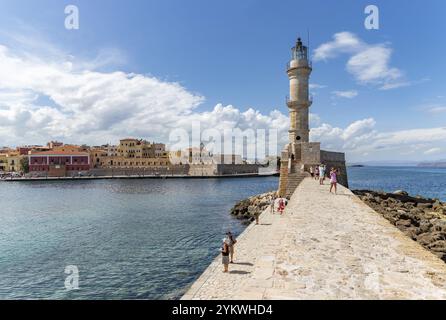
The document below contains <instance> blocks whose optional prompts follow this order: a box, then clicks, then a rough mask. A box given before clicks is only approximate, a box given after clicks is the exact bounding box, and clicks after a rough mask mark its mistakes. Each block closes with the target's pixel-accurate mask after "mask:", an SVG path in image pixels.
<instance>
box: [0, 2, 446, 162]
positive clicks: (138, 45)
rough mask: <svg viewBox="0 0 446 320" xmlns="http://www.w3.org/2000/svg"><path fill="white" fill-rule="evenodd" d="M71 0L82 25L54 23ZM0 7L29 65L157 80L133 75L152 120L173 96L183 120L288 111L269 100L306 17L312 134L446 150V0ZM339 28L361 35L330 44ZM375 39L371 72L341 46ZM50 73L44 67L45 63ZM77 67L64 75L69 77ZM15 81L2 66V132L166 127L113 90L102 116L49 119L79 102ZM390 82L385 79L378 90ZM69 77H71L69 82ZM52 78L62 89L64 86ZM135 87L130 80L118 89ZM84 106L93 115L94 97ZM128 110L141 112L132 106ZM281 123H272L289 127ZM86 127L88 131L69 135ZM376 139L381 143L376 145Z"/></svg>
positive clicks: (276, 95) (243, 122) (401, 155)
mask: <svg viewBox="0 0 446 320" xmlns="http://www.w3.org/2000/svg"><path fill="white" fill-rule="evenodd" d="M68 4H74V5H76V6H78V8H79V10H80V29H79V30H71V31H69V30H66V29H65V28H64V19H65V14H64V8H65V6H66V5H68ZM369 4H374V5H377V6H378V8H379V10H380V29H379V30H366V29H365V27H364V19H365V18H366V15H365V14H364V8H365V7H366V6H367V5H369ZM0 7H1V10H0V45H2V46H4V47H5V48H6V49H5V50H6V51H5V55H6V57H7V58H8V59H9V58H11V61H12V60H13V59H12V58H14V57H15V58H20V59H23V60H22V63H21V64H20V65H28V64H27V63H31V62H33V61H34V62H35V61H39V68H37V69H36V70H41V69H42V68H47V67H48V68H49V67H51V66H53V65H54V64H58V65H59V66H62V65H64V64H65V63H67V61H70V63H72V64H73V67H72V68H71V69H70V68H69V70H65V71H64V72H67V73H69V74H71V73H73V72H86V71H88V72H95V73H96V74H95V75H96V76H98V77H93V78H94V80H92V81H98V82H100V83H103V82H104V80H98V79H97V78H100V76H101V77H104V78H107V81H111V82H110V83H113V85H111V84H110V85H108V87H110V86H112V87H113V86H114V84H116V88H117V90H119V89H118V88H120V87H119V86H118V85H117V83H120V84H121V85H123V86H124V87H126V88H128V83H127V84H125V83H126V81H125V79H122V78H119V77H117V79H113V80H109V76H110V75H113V74H114V72H117V71H119V72H123V73H125V74H129V73H131V74H137V75H141V76H143V77H146V78H147V79H145V80H147V81H149V80H154V81H155V83H152V84H145V82H144V81H142V82H143V84H141V85H142V86H144V85H147V87H146V88H147V90H153V91H151V92H153V94H151V95H150V97H147V99H150V98H152V99H157V100H156V102H154V104H156V105H157V107H155V108H154V110H158V109H157V108H159V110H162V111H163V112H164V111H165V114H163V115H162V116H161V113H160V112H158V111H156V115H157V116H158V117H160V119H161V120H160V119H158V120H159V121H161V122H162V119H166V118H169V117H171V116H170V115H169V113H168V109H169V108H176V110H175V111H173V112H174V113H175V115H173V116H172V117H173V118H175V117H176V116H179V115H181V114H184V115H187V116H188V117H190V119H189V120H196V119H199V120H205V119H208V117H212V119H210V120H209V121H210V122H212V121H215V122H216V123H221V122H222V121H223V122H224V121H226V120H227V119H228V117H229V118H230V119H231V121H233V122H234V123H236V124H237V125H240V126H242V127H249V126H250V124H249V123H248V122H249V121H250V119H253V118H252V117H253V116H252V115H249V114H248V115H247V114H244V113H246V112H247V110H249V109H250V108H252V109H253V110H255V111H256V114H257V116H254V117H255V118H256V119H257V120H255V121H254V120H253V124H252V127H254V128H256V127H259V126H265V125H266V126H268V125H269V126H271V125H273V124H276V126H277V122H279V121H284V119H283V118H281V115H277V114H275V115H271V112H272V111H274V110H278V111H280V112H281V113H282V114H283V115H284V116H286V115H287V109H286V106H285V101H284V100H285V96H286V95H287V94H288V79H287V76H286V73H285V64H286V62H287V61H288V59H289V57H290V48H291V47H292V46H293V45H294V42H295V40H296V38H297V36H298V35H301V36H302V37H303V38H304V39H305V40H306V38H307V30H308V29H309V30H310V36H311V39H310V40H311V41H310V45H311V49H312V51H313V54H315V53H317V52H318V51H317V50H318V49H320V48H321V46H322V45H324V44H329V45H330V43H331V47H329V50H331V51H330V52H329V54H328V56H327V57H324V56H323V54H320V55H319V58H317V56H314V59H313V60H314V65H313V67H314V71H313V74H312V77H311V83H312V84H313V94H314V96H315V97H314V104H313V106H312V108H311V112H312V113H313V114H314V116H313V121H312V126H313V127H314V128H318V129H315V130H314V134H313V140H321V141H322V143H323V146H324V143H325V145H326V146H327V147H328V148H329V149H342V150H343V151H346V152H347V154H348V155H349V159H351V160H362V159H364V160H390V159H395V160H399V159H404V160H406V159H409V160H421V159H440V158H446V143H445V142H444V141H446V135H445V133H444V130H443V128H444V127H446V92H445V87H446V72H445V71H446V70H445V69H446V65H445V63H444V57H445V56H446V43H445V42H444V41H443V40H442V39H443V36H442V33H444V31H446V30H445V29H446V28H445V22H444V21H443V20H444V16H445V15H446V2H444V1H442V0H438V1H434V0H431V1H428V2H426V1H410V2H408V1H352V0H349V1H342V0H341V1H280V2H279V1H253V0H244V1H232V0H230V1H220V2H216V1H215V2H213V1H212V2H211V1H204V0H187V1H185V0H182V1H180V0H167V1H166V0H163V1H142V0H141V1H137V0H133V1H99V0H88V1H74V0H73V1H60V0H46V1H43V0H41V1H22V0H14V1H5V0H2V1H0ZM335 34H338V35H339V34H341V36H342V35H343V37H344V38H347V39H350V40H351V39H353V40H356V41H357V42H359V43H360V44H359V45H358V46H356V47H354V46H353V47H348V46H344V47H342V44H341V47H339V43H338V44H336V42H335V41H334V38H333V37H334V36H335ZM344 38H342V39H344ZM383 48H384V49H383ZM368 49H371V50H370V51H367V50H368ZM375 49H377V50H378V51H376V50H375ZM379 49H383V51H380V50H379ZM320 50H321V49H320ZM365 51H367V52H366V53H364V54H362V53H363V52H365ZM319 52H321V51H319ZM374 52H378V53H381V54H383V57H382V59H384V60H385V61H384V62H382V63H381V62H377V61H372V62H371V63H372V64H374V65H372V66H370V68H373V67H376V64H377V63H381V64H380V66H383V65H384V69H385V70H377V72H378V73H379V72H381V73H382V75H381V76H379V75H376V74H375V75H373V76H370V77H369V78H367V77H366V76H364V72H367V69H368V66H367V65H363V64H362V63H363V62H362V61H363V60H361V67H360V68H359V69H357V68H356V69H355V68H354V67H352V65H351V59H354V58H355V57H356V56H358V59H359V58H361V57H362V58H364V55H366V57H365V58H367V59H365V60H367V61H369V59H368V58H370V57H368V56H367V54H373V53H374ZM361 54H362V55H361ZM321 57H322V58H321ZM8 59H6V60H7V61H8ZM372 60H373V59H372ZM30 61H31V62H30ZM367 61H366V62H365V63H367ZM43 65H45V67H44V66H43ZM349 65H350V66H349ZM30 66H31V65H30ZM30 68H31V69H32V67H30ZM62 69H63V68H62ZM45 70H47V69H45ZM58 70H59V69H58ZM59 71H60V70H59ZM19 72H20V71H19ZM61 72H62V71H61ZM386 72H388V73H389V74H388V76H386V75H384V74H385V73H386ZM23 73H26V70H25V71H23ZM361 73H362V75H361ZM51 74H52V73H51V72H50V71H48V77H50V75H51ZM98 74H99V75H100V76H99V75H98ZM65 76H68V75H64V76H63V78H64V79H68V78H65ZM31 77H33V75H31ZM61 77H62V76H61ZM364 77H365V78H364ZM90 78H91V77H86V79H90ZM46 79H48V78H46ZM70 79H71V78H70ZM71 80H73V79H71ZM78 80H79V79H77V80H76V81H74V80H73V81H74V82H75V83H76V84H78V85H79V83H78V82H79V81H78ZM143 80H144V79H143ZM14 81H15V82H20V83H22V80H20V79H18V78H12V79H8V82H6V80H4V82H5V83H4V84H3V87H2V86H1V85H2V84H1V81H0V93H1V92H2V90H3V92H4V94H3V99H4V101H3V107H1V105H2V100H1V99H2V95H1V94H0V126H3V130H4V134H3V139H2V138H1V136H0V145H2V144H5V145H6V144H8V145H17V144H21V143H25V142H28V143H45V142H46V140H49V139H52V138H59V139H64V140H65V141H67V142H76V143H79V142H87V143H89V142H90V143H99V142H100V141H99V140H101V139H102V140H105V141H103V142H113V139H116V138H117V137H118V136H120V135H123V134H125V133H128V135H141V136H144V137H145V138H153V139H165V133H162V130H163V129H162V128H158V127H157V126H156V125H153V124H152V123H151V121H150V119H151V118H150V117H151V116H150V114H145V116H147V118H146V121H147V123H146V124H144V123H143V122H138V121H136V120H135V121H133V122H131V119H129V117H128V116H127V115H126V112H131V111H130V110H131V108H130V106H128V104H126V101H125V99H124V100H122V101H119V103H118V102H116V100H119V99H120V97H118V96H117V97H116V100H114V101H113V103H116V105H115V106H114V107H113V108H114V109H113V112H112V113H109V114H112V115H113V116H110V118H109V119H107V120H106V121H105V120H104V121H103V122H101V123H94V124H93V125H91V126H89V125H86V123H87V122H88V121H87V119H80V118H79V119H78V118H73V123H77V126H72V127H68V126H67V127H65V126H64V127H61V128H58V122H57V119H59V121H60V122H59V123H66V122H67V121H68V122H69V121H70V120H71V118H70V117H69V115H76V114H78V113H79V110H78V109H76V110H74V109H73V108H74V106H75V105H79V102H77V104H75V103H74V102H73V100H70V101H65V100H66V99H65V100H64V101H62V100H63V99H58V98H57V97H58V96H60V94H61V93H60V92H54V90H50V89H48V88H46V87H45V88H44V87H43V86H41V85H38V84H37V83H42V81H43V80H42V79H36V80H35V81H34V82H32V84H28V83H27V82H26V81H23V84H21V85H20V86H18V85H17V86H13V85H11V82H14ZM67 81H70V80H69V79H68V80H67ZM85 81H89V80H85V79H84V80H83V82H85ZM101 81H102V82H101ZM43 82H45V81H43ZM389 83H390V84H391V85H392V86H394V88H392V89H387V90H384V89H383V86H385V84H389ZM73 86H74V84H73V83H71V84H70V86H68V87H73ZM91 86H95V85H93V84H92V85H91ZM165 87H167V88H165ZM163 88H164V89H165V91H163V90H164V89H163ZM61 90H62V91H63V92H66V91H65V90H67V88H61ZM76 90H78V95H77V96H76V97H75V98H76V99H83V100H82V102H81V103H80V104H88V101H93V100H91V99H92V98H91V96H90V95H89V96H85V97H79V94H80V93H82V92H85V90H86V89H85V88H84V89H82V90H81V89H79V88H77V89H76ZM141 90H142V91H144V90H143V88H141ZM169 90H174V91H175V90H176V91H175V92H173V93H172V91H169ZM5 92H6V93H5ZM136 92H140V91H136ZM19 93H20V94H19ZM170 93H172V95H171V96H172V97H177V98H178V99H183V100H182V102H181V103H180V105H176V104H175V103H173V104H171V105H169V103H167V102H168V101H169V99H168V98H166V99H167V100H166V104H164V105H163V104H161V103H159V101H160V100H159V96H160V95H161V96H163V97H164V95H168V94H170ZM25 94H26V95H29V94H34V96H33V97H34V98H30V97H28V96H27V97H26V98H23V95H25ZM17 95H18V96H20V99H22V100H20V99H19V100H15V101H12V100H13V98H11V97H16V96H17ZM134 95H135V92H129V93H128V96H127V97H133V96H134ZM5 97H6V98H5ZM73 99H74V97H73ZM30 100H32V101H31V102H30ZM106 100H107V101H108V98H107V99H106V98H103V100H101V101H98V100H94V102H92V105H94V106H96V108H97V109H98V108H99V109H100V108H101V107H100V106H102V105H103V104H104V103H105V102H104V101H106ZM24 101H25V102H26V103H25V102H24ZM24 104H26V105H27V106H26V107H24ZM219 104H221V107H222V108H223V111H221V110H220V112H216V113H218V114H219V115H220V116H221V117H223V120H222V119H221V118H219V116H218V115H215V114H209V113H212V112H213V110H214V108H215V106H216V105H219ZM19 105H20V107H19ZM39 108H40V110H39ZM228 108H232V109H228ZM50 109H54V110H50ZM118 109H119V110H120V111H118ZM2 110H3V114H2V112H1V111H2ZM86 110H87V107H84V109H82V110H81V111H82V112H83V113H86V112H89V111H86ZM56 111H57V112H59V113H56ZM214 111H215V110H214ZM94 113H95V115H96V116H101V113H97V110H95V111H94ZM228 113H229V115H228ZM79 114H80V113H79ZM222 114H223V115H222ZM2 116H3V120H2ZM63 117H65V118H64V119H62V118H63ZM73 117H75V116H73ZM237 117H240V119H238V118H237ZM262 117H265V118H262ZM136 118H138V119H142V113H138V114H137V115H136ZM155 118H156V117H155ZM235 118H237V119H235ZM34 119H37V120H34ZM61 119H62V120H61ZM259 119H260V120H259ZM124 120H125V121H124ZM126 121H127V122H126ZM25 122H26V123H27V125H26V126H27V127H29V128H27V129H23V130H21V129H20V127H19V126H20V124H22V125H23V123H25ZM175 122H176V123H178V122H179V120H175ZM285 122H286V121H285ZM90 124H91V121H90ZM352 125H353V126H352ZM107 126H108V127H109V129H110V130H107ZM165 126H166V127H168V128H171V127H172V124H170V123H169V121H167V120H166V123H165ZM278 126H279V127H280V128H279V129H280V130H282V131H283V130H284V128H285V129H286V126H283V125H281V124H280V125H278ZM39 127H40V128H42V127H44V128H45V129H44V130H43V129H42V130H40V129H39ZM136 127H138V129H137V130H136V129H135V130H133V129H134V128H136ZM149 127H153V128H151V129H150V128H149ZM125 128H127V131H126V130H125ZM0 131H1V127H0ZM23 131H27V132H29V134H28V133H24V132H23ZM387 137H390V138H387ZM421 137H422V138H421ZM45 139H46V140H45ZM82 139H84V140H87V141H79V140H82ZM412 139H413V141H412ZM91 140H94V141H91ZM107 140H110V141H107ZM389 140H392V141H389ZM372 141H375V142H376V141H379V143H374V144H373V145H372V143H371V142H372Z"/></svg>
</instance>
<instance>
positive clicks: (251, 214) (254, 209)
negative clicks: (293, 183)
mask: <svg viewBox="0 0 446 320" xmlns="http://www.w3.org/2000/svg"><path fill="white" fill-rule="evenodd" d="M275 195H276V191H272V192H268V193H263V194H260V195H256V196H253V197H250V198H248V199H245V200H242V201H240V202H238V203H237V204H236V205H235V206H234V207H233V208H232V209H231V215H232V216H234V217H236V218H237V219H239V220H243V221H242V222H243V224H250V223H251V222H252V221H254V220H255V217H256V215H260V214H261V213H262V212H263V211H265V210H266V209H267V208H268V207H269V205H270V203H271V199H272V197H273V196H275Z"/></svg>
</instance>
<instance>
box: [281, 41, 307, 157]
mask: <svg viewBox="0 0 446 320" xmlns="http://www.w3.org/2000/svg"><path fill="white" fill-rule="evenodd" d="M311 72H312V68H311V62H310V61H309V57H308V47H306V46H304V45H303V44H302V40H301V39H300V38H299V39H297V43H296V46H295V47H293V48H292V49H291V60H290V62H288V64H287V73H288V78H289V79H290V94H289V96H288V97H287V106H288V109H289V114H290V130H289V142H290V145H291V147H292V150H291V151H292V153H293V155H294V157H296V156H298V155H297V154H296V144H297V143H308V142H310V127H309V108H310V106H311V104H312V100H311V98H310V92H309V79H310V75H311Z"/></svg>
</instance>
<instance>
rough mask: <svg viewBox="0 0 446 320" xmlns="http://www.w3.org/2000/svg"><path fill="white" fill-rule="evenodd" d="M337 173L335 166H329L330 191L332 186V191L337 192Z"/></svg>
mask: <svg viewBox="0 0 446 320" xmlns="http://www.w3.org/2000/svg"><path fill="white" fill-rule="evenodd" d="M338 174H339V171H338V169H336V168H331V170H330V193H331V192H332V190H333V188H334V193H335V194H337V184H338Z"/></svg>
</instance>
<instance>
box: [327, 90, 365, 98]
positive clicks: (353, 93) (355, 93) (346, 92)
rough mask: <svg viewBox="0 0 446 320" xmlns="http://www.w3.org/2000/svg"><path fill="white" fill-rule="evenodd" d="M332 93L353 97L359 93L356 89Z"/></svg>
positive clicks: (340, 96)
mask: <svg viewBox="0 0 446 320" xmlns="http://www.w3.org/2000/svg"><path fill="white" fill-rule="evenodd" d="M332 94H334V95H335V96H336V97H338V98H346V99H353V98H355V97H356V96H358V94H359V93H358V91H356V90H348V91H333V92H332Z"/></svg>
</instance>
